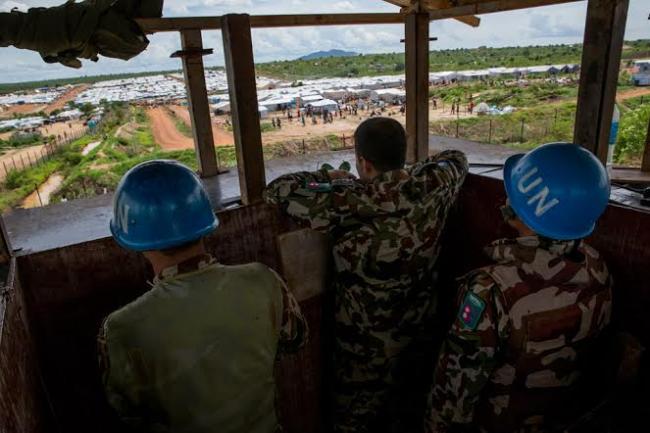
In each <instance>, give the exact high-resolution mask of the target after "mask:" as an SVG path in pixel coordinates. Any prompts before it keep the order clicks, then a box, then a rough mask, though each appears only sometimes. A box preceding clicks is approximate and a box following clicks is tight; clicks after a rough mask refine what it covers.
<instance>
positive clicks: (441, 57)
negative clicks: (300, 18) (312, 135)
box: [0, 39, 650, 94]
mask: <svg viewBox="0 0 650 433" xmlns="http://www.w3.org/2000/svg"><path fill="white" fill-rule="evenodd" d="M434 46H435V43H434V44H432V47H434ZM581 56H582V45H581V44H574V45H545V46H530V47H505V48H488V47H479V48H460V49H454V50H437V51H431V52H430V54H429V65H430V70H431V72H437V71H449V70H452V71H457V70H467V69H484V68H490V67H498V66H505V67H514V66H532V65H545V64H562V63H580V59H581ZM641 57H649V58H650V39H644V40H638V41H628V42H625V46H624V50H623V59H624V61H625V60H627V59H634V58H641ZM404 62H405V61H404V53H386V54H359V55H356V56H352V57H326V58H319V59H309V60H284V61H275V62H268V63H258V64H257V65H256V70H257V74H258V75H263V76H267V77H271V78H279V79H285V80H302V79H309V78H325V77H363V76H373V75H390V74H401V73H403V72H404V69H405V63H404ZM44 67H47V66H44ZM170 72H178V71H152V72H143V73H135V74H116V75H100V76H92V77H78V78H61V79H53V80H44V81H33V82H26V83H9V84H0V94H2V93H7V92H13V91H17V90H28V89H35V88H39V87H45V86H59V85H65V84H79V83H95V82H99V81H107V80H114V79H120V78H133V77H140V76H146V75H157V74H161V73H170Z"/></svg>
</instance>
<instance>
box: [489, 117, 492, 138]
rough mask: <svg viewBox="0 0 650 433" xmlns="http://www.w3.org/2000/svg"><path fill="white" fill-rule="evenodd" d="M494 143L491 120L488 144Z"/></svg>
mask: <svg viewBox="0 0 650 433" xmlns="http://www.w3.org/2000/svg"><path fill="white" fill-rule="evenodd" d="M489 143H492V119H490V132H489V133H488V144H489Z"/></svg>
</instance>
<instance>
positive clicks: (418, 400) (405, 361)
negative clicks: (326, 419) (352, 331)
mask: <svg viewBox="0 0 650 433" xmlns="http://www.w3.org/2000/svg"><path fill="white" fill-rule="evenodd" d="M425 344H426V343H425V342H424V339H416V340H415V341H412V342H411V343H410V344H409V345H407V346H406V347H405V348H403V350H401V351H400V352H399V354H397V355H396V356H392V357H390V358H389V357H386V356H375V357H363V356H359V354H358V353H350V352H346V351H343V350H340V348H338V350H337V351H336V357H335V376H336V378H335V379H336V380H335V383H334V413H333V418H334V431H335V432H336V433H365V432H368V433H384V432H385V433H419V432H421V430H422V425H423V419H424V411H425V406H426V395H427V393H428V390H429V388H430V384H431V378H432V376H433V371H432V370H433V363H432V362H431V359H433V356H434V353H433V352H434V351H435V350H432V349H431V348H432V347H433V345H431V344H426V347H425Z"/></svg>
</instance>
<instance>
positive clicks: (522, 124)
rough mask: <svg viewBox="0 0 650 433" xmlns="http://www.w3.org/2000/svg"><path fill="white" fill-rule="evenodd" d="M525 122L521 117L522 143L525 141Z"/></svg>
mask: <svg viewBox="0 0 650 433" xmlns="http://www.w3.org/2000/svg"><path fill="white" fill-rule="evenodd" d="M524 122H525V120H524V119H521V134H520V135H519V137H520V138H521V140H519V142H520V143H523V142H524Z"/></svg>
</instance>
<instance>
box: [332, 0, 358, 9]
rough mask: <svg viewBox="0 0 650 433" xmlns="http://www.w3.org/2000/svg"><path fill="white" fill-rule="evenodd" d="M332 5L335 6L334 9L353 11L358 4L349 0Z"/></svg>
mask: <svg viewBox="0 0 650 433" xmlns="http://www.w3.org/2000/svg"><path fill="white" fill-rule="evenodd" d="M332 6H333V7H334V9H337V10H342V11H352V10H354V9H356V6H355V5H353V4H352V2H349V1H347V0H344V1H339V2H336V3H334V4H333V5H332Z"/></svg>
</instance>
